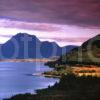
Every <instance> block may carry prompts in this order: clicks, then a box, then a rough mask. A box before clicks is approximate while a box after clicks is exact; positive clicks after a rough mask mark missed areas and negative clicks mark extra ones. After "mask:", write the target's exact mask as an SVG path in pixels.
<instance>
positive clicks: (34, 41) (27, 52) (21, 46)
mask: <svg viewBox="0 0 100 100" xmlns="http://www.w3.org/2000/svg"><path fill="white" fill-rule="evenodd" d="M75 47H77V46H73V45H69V46H65V47H59V46H58V45H57V44H56V43H55V42H48V41H44V42H41V41H40V40H39V39H38V38H37V37H36V36H34V35H29V34H27V33H18V34H17V35H15V36H13V37H12V38H11V39H10V40H8V41H7V42H6V43H5V44H2V45H1V47H0V58H1V59H11V58H13V59H23V58H51V57H53V56H60V55H62V54H64V53H65V52H69V51H70V50H72V49H73V48H75Z"/></svg>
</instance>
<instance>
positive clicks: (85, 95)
mask: <svg viewBox="0 0 100 100" xmlns="http://www.w3.org/2000/svg"><path fill="white" fill-rule="evenodd" d="M5 100H100V78H97V77H92V76H88V77H85V76H83V77H76V76H74V75H67V76H63V77H62V79H61V81H60V82H59V83H56V84H55V85H54V86H53V87H50V86H49V87H48V89H44V90H39V91H37V94H36V95H31V94H24V95H17V96H14V97H12V98H11V99H5Z"/></svg>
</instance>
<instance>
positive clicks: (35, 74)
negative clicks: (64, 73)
mask: <svg viewBox="0 0 100 100" xmlns="http://www.w3.org/2000/svg"><path fill="white" fill-rule="evenodd" d="M32 76H44V77H48V78H61V76H56V75H47V74H44V73H33V74H32Z"/></svg>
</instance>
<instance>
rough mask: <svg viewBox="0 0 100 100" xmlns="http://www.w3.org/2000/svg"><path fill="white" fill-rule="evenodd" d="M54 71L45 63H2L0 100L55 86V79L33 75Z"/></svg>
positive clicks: (0, 67)
mask: <svg viewBox="0 0 100 100" xmlns="http://www.w3.org/2000/svg"><path fill="white" fill-rule="evenodd" d="M48 70H52V69H51V68H49V67H47V66H44V64H43V63H27V62H20V63H18V62H17V63H15V62H0V100H2V99H3V98H8V97H11V96H12V95H15V94H19V93H22V94H23V93H35V90H36V89H42V88H46V87H48V85H54V83H55V82H57V81H59V80H58V79H54V78H45V77H43V76H40V77H39V76H32V74H33V73H37V72H44V71H48Z"/></svg>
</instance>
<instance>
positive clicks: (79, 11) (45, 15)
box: [0, 0, 100, 46]
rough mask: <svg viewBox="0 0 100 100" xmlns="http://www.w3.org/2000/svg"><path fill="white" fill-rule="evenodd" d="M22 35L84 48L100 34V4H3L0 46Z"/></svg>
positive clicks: (42, 0)
mask: <svg viewBox="0 0 100 100" xmlns="http://www.w3.org/2000/svg"><path fill="white" fill-rule="evenodd" d="M19 32H25V33H29V34H33V35H36V36H37V37H38V38H39V39H40V40H41V41H45V40H48V41H55V42H57V43H58V44H59V45H60V46H64V45H81V44H82V43H83V42H84V41H86V40H87V39H89V38H90V37H93V36H95V35H97V34H99V33H100V0H0V43H4V42H6V41H7V40H8V39H10V38H11V37H12V36H13V35H15V34H17V33H19Z"/></svg>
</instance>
